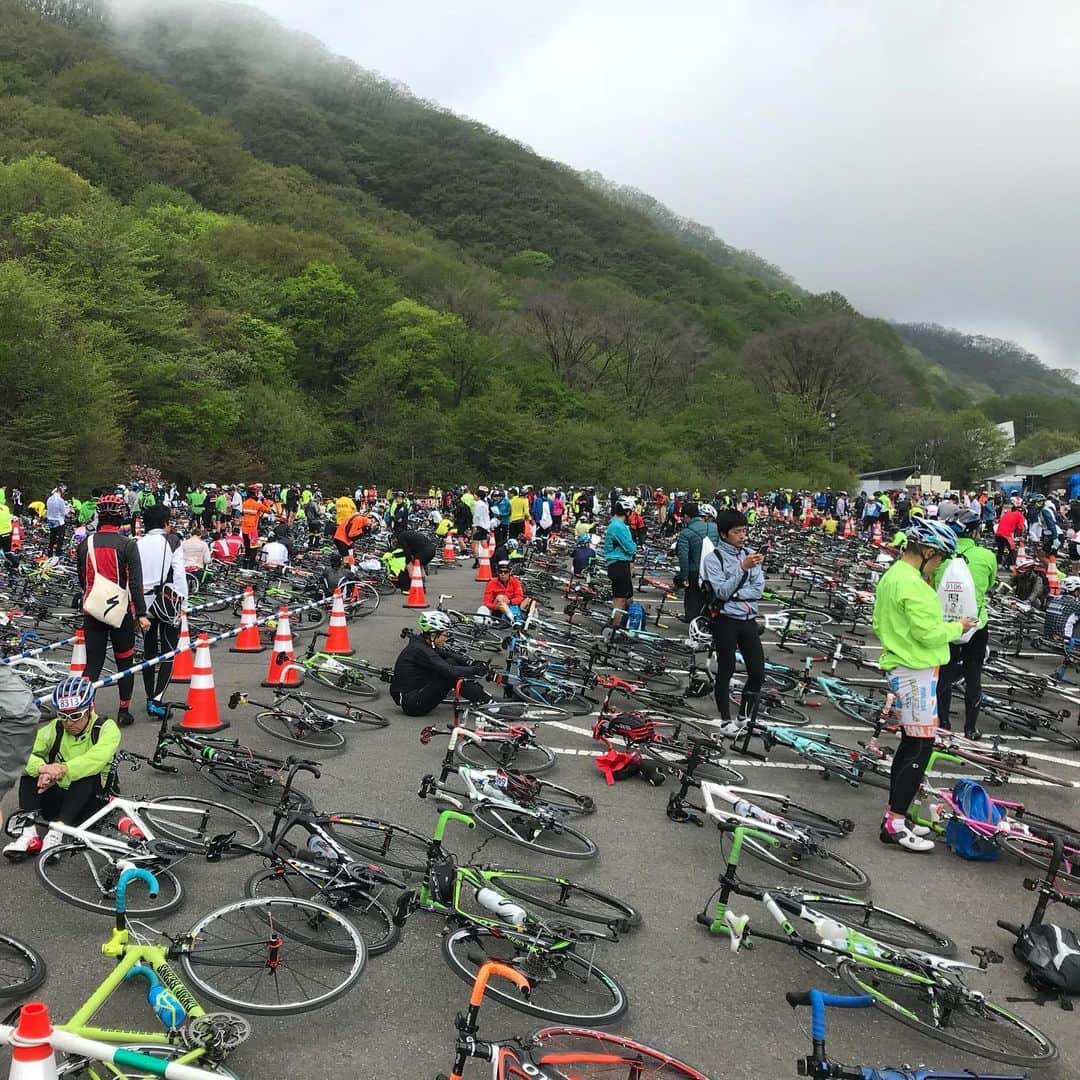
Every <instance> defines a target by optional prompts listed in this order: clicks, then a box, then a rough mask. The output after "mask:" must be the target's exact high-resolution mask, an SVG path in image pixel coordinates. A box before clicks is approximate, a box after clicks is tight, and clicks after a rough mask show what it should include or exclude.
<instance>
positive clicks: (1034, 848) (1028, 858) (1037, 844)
mask: <svg viewBox="0 0 1080 1080" xmlns="http://www.w3.org/2000/svg"><path fill="white" fill-rule="evenodd" d="M994 842H995V843H996V844H997V845H998V847H1000V848H1002V849H1003V850H1004V851H1007V852H1008V853H1009V854H1010V855H1012V856H1014V857H1015V858H1017V859H1019V860H1020V861H1021V862H1025V863H1027V864H1028V866H1037V867H1038V868H1039V869H1040V870H1042V871H1043V872H1044V873H1045V872H1046V870H1048V869H1049V867H1050V856H1051V854H1052V853H1053V847H1052V846H1051V845H1050V844H1049V843H1047V842H1046V841H1045V840H1040V839H1039V838H1038V837H1034V836H1010V835H1009V834H1008V833H995V834H994ZM1057 876H1058V877H1059V878H1063V879H1064V880H1065V881H1076V882H1080V852H1076V851H1075V849H1073V850H1072V851H1066V853H1065V859H1064V861H1063V862H1062V864H1061V867H1060V869H1059V870H1058V872H1057Z"/></svg>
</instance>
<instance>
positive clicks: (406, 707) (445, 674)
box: [390, 611, 491, 716]
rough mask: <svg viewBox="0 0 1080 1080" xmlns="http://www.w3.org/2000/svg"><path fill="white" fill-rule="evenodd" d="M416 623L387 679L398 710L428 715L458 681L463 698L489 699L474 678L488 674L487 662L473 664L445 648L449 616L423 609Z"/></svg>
mask: <svg viewBox="0 0 1080 1080" xmlns="http://www.w3.org/2000/svg"><path fill="white" fill-rule="evenodd" d="M416 625H417V627H418V628H419V630H420V633H419V634H414V635H413V636H412V637H411V638H410V639H409V643H408V645H406V646H405V648H404V649H402V650H401V653H400V655H399V656H398V658H397V661H396V663H395V664H394V674H393V677H392V678H391V680H390V696H391V697H392V698H393V699H394V701H395V702H396V703H397V704H398V705H399V706H400V707H401V711H402V712H403V713H404V714H405V715H406V716H427V714H428V713H429V712H431V710H432V709H434V708H435V707H436V706H437V705H439V704H440V703H441V702H442V701H443V700H444V699H445V698H446V695H447V694H449V693H450V691H451V690H453V689H454V686H455V684H457V683H460V684H461V696H462V697H463V698H464V699H465V700H466V701H472V702H475V703H477V704H486V703H487V702H489V701H490V700H491V697H490V695H489V694H488V693H487V691H486V690H485V689H484V687H483V686H482V685H481V684H480V683H478V682H476V680H475V678H474V676H476V675H484V674H486V673H487V671H488V666H487V664H477V663H473V661H472V660H470V659H469V658H468V657H467V656H462V655H461V654H460V653H455V652H452V651H451V650H450V649H448V648H447V647H446V643H447V640H448V638H449V633H450V616H449V615H447V614H446V613H445V612H443V611H422V612H420V615H419V617H418V618H417V620H416Z"/></svg>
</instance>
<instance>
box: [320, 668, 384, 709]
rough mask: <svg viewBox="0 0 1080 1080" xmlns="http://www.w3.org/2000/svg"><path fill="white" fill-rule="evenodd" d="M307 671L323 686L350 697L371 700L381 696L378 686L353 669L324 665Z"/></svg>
mask: <svg viewBox="0 0 1080 1080" xmlns="http://www.w3.org/2000/svg"><path fill="white" fill-rule="evenodd" d="M307 673H308V675H310V676H311V678H313V679H314V680H315V681H316V682H317V683H322V685H323V686H325V687H328V688H329V689H331V690H336V691H337V692H338V693H339V694H345V695H346V696H348V697H352V698H358V699H359V700H361V701H371V700H373V699H374V698H377V697H378V696H379V688H378V687H377V686H373V685H372V684H371V683H369V682H365V681H364V680H363V678H362V677H361V676H360V675H358V674H356V673H355V672H352V671H340V672H337V671H334V670H333V669H328V668H323V667H310V668H308V669H307Z"/></svg>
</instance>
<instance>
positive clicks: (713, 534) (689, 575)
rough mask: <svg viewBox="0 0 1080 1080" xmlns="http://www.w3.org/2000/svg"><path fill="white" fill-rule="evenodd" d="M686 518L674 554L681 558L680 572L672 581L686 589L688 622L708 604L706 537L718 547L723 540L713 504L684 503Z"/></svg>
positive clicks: (684, 594) (684, 615)
mask: <svg viewBox="0 0 1080 1080" xmlns="http://www.w3.org/2000/svg"><path fill="white" fill-rule="evenodd" d="M682 512H683V517H684V518H685V519H686V524H685V525H684V526H683V527H682V529H681V531H680V532H679V538H678V540H677V541H676V542H675V553H676V554H677V555H678V557H679V574H678V577H677V578H676V579H675V580H674V581H673V582H672V585H674V587H675V589H676V590H678V589H684V590H685V591H684V592H683V618H684V620H685V621H686V622H689V621H690V620H691V619H694V618H696V617H697V616H698V615H700V614H701V608H702V606H703V605H704V603H705V594H704V593H703V592H702V591H701V582H700V577H699V574H700V569H701V548H702V543H703V541H704V540H705V538H706V537H708V539H709V542H710V543H711V544H712V545H713V547H715V546H716V545H717V544H718V543H719V542H720V534H719V533H718V532H717V531H716V507H715V506H713V504H712V503H702V505H701V507H700V509H699V508H698V504H697V503H695V502H685V503H683V508H682Z"/></svg>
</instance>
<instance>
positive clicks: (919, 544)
mask: <svg viewBox="0 0 1080 1080" xmlns="http://www.w3.org/2000/svg"><path fill="white" fill-rule="evenodd" d="M907 541H908V542H907V546H906V547H905V548H904V553H903V555H901V556H900V558H899V559H897V560H896V562H895V563H893V565H892V566H890V567H889V569H888V570H887V571H886V572H885V575H884V576H883V577H882V579H881V583H880V584H879V585H878V589H877V598H876V600H875V601H874V633H876V634H877V636H878V639H879V640H880V641H881V645H882V653H881V668H882V670H883V671H884V672H885V674H886V676H887V677H888V680H889V688H890V690H891V691H892V693H893V694H894V695H895V699H896V700H895V704H896V712H897V716H898V718H899V720H900V724H901V727H902V729H903V733H902V734H901V736H900V746H899V747H898V748H897V750H896V753H895V754H894V755H893V761H892V771H891V773H890V787H889V804H888V806H887V807H886V808H885V818H884V820H883V821H882V823H881V841H882V843H884V844H896V845H897V846H899V847H900V848H901V849H902V850H904V851H913V852H920V853H925V852H929V851H933V850H934V844H933V842H932V841H931V840H928V839H927V835H928V834H929V831H930V830H929V829H926V828H925V827H923V826H920V825H912V824H910V823H908V822H907V820H906V817H907V812H908V809H909V807H910V806H911V803H912V800H913V799H914V798H915V795H916V793H917V792H918V790H919V785H920V784H921V783H922V779H923V776H925V775H926V766H927V764H928V763H929V761H930V754H931V751H933V749H934V735H935V733H936V732H937V726H938V701H937V683H938V672H939V669H940V667H941V665H943V664H947V663H948V661H949V643H950V642H952V641H955V640H956V639H957V638H958V637H960V635H961V634H963V633H964V632H965V631H966V630H970V629H971V627H973V626H974V625H975V620H974V619H959V620H956V621H953V622H945V619H944V616H943V615H942V611H941V601H940V600H939V599H938V594H937V593H936V592H935V591H934V587H933V586H932V585H931V584H930V579H931V577H932V576H933V574H934V571H936V570H937V569H938V568H939V567H940V566H942V565H943V564H944V563H945V561H946V560H948V559H950V558H952V556H953V555H954V554H955V553H956V533H955V532H953V530H952V529H951V528H949V526H948V525H943V524H941V523H940V522H937V521H929V520H927V521H917V522H915V523H914V524H912V526H911V527H910V528H909V529H908V531H907Z"/></svg>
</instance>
